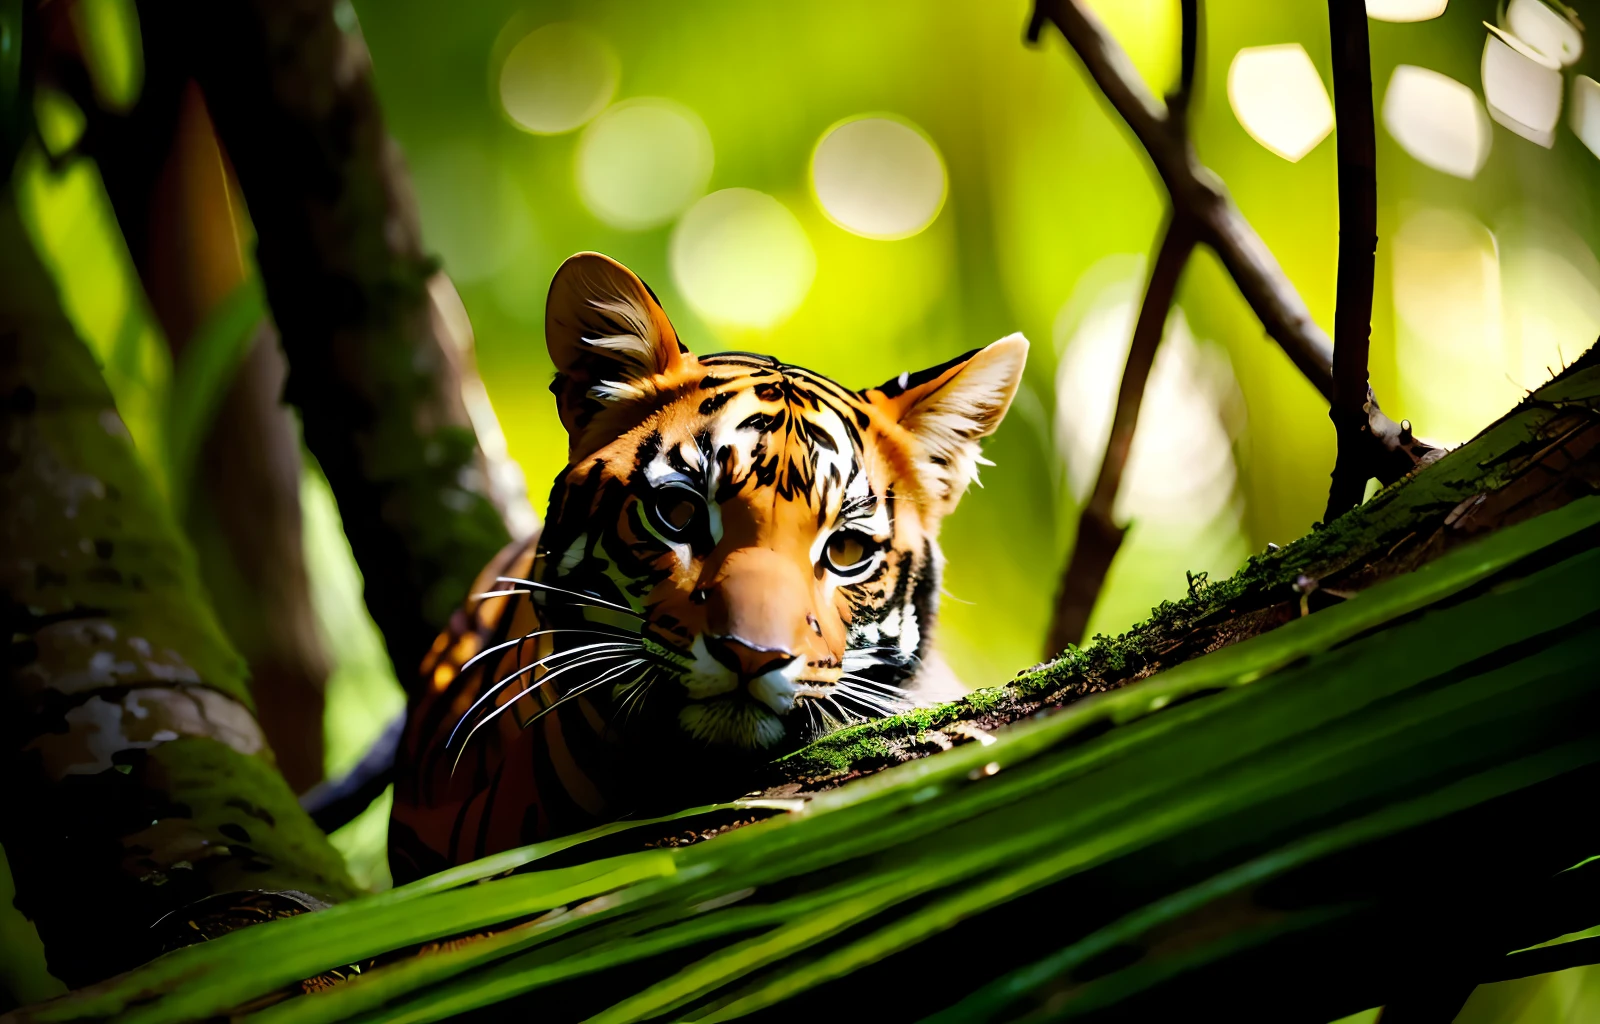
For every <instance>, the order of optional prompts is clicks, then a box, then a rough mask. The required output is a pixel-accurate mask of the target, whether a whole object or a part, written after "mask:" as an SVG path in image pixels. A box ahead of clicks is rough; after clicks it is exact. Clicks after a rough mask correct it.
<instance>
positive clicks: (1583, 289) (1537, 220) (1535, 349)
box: [1496, 206, 1600, 391]
mask: <svg viewBox="0 0 1600 1024" xmlns="http://www.w3.org/2000/svg"><path fill="white" fill-rule="evenodd" d="M1496 227H1497V231H1496V235H1497V237H1498V240H1499V243H1500V263H1501V279H1502V282H1503V283H1502V287H1503V288H1504V292H1505V299H1504V306H1505V324H1506V341H1507V345H1508V347H1509V349H1510V350H1511V352H1512V353H1514V356H1513V359H1512V364H1511V366H1510V368H1509V370H1508V372H1509V373H1510V375H1511V377H1512V378H1513V381H1514V383H1515V384H1516V386H1517V387H1518V388H1519V389H1520V390H1523V391H1529V390H1532V389H1534V388H1536V387H1538V386H1539V385H1541V384H1543V383H1544V382H1545V381H1546V380H1548V379H1549V378H1550V376H1551V375H1552V374H1554V373H1558V372H1560V370H1561V369H1562V368H1563V367H1565V366H1567V365H1568V364H1569V363H1571V362H1572V361H1573V360H1574V359H1576V358H1577V357H1578V356H1579V355H1580V354H1581V353H1582V352H1583V351H1584V350H1585V349H1587V348H1588V347H1589V346H1590V345H1593V344H1594V341H1595V338H1596V336H1600V260H1597V259H1596V258H1595V254H1594V252H1593V251H1592V250H1590V249H1589V247H1588V246H1586V245H1585V244H1584V243H1583V239H1582V238H1581V237H1580V236H1579V235H1578V233H1577V232H1576V231H1574V230H1573V228H1572V226H1571V225H1570V224H1567V223H1563V222H1562V221H1561V220H1559V219H1557V218H1555V217H1552V216H1550V215H1549V214H1548V213H1545V212H1543V211H1541V210H1539V209H1538V208H1537V207H1531V206H1523V207H1519V208H1517V209H1514V210H1512V211H1510V212H1509V213H1507V214H1504V215H1503V216H1502V217H1501V218H1500V219H1499V220H1497V221H1496Z"/></svg>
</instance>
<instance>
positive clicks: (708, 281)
mask: <svg viewBox="0 0 1600 1024" xmlns="http://www.w3.org/2000/svg"><path fill="white" fill-rule="evenodd" d="M670 252H671V257H670V258H671V262H672V276H673V278H674V280H676V281H677V284H678V288H679V289H680V290H681V291H682V292H683V294H684V297H685V298H687V299H688V300H689V303H690V305H692V306H694V308H695V311H696V312H698V313H699V314H700V315H701V316H703V317H705V318H706V319H707V320H709V321H711V322H713V323H718V324H724V325H727V326H730V327H736V328H738V327H743V328H757V329H767V328H771V327H775V326H777V325H778V324H780V323H782V322H783V321H784V320H786V319H787V318H788V317H789V316H790V315H791V314H793V313H794V311H795V310H796V309H797V308H799V306H800V303H801V302H802V301H803V300H804V299H805V297H806V292H807V291H809V290H810V288H811V281H812V279H813V278H814V277H816V273H817V257H816V253H815V252H814V251H813V250H812V248H811V240H810V239H809V238H807V237H806V232H805V229H804V228H802V227H801V226H800V222H799V221H798V220H796V219H795V216H794V214H793V213H791V212H789V209H788V207H786V206H784V205H783V204H782V203H780V202H778V201H777V200H776V199H774V198H772V197H771V196H769V195H767V194H766V193H764V192H757V191H755V190H754V189H748V188H727V189H723V190H722V191H720V192H713V193H711V194H710V195H708V196H706V197H705V198H704V199H702V200H700V201H699V202H698V203H695V204H694V206H692V207H690V209H689V212H688V213H686V214H684V215H683V219H682V220H680V221H679V222H678V225H677V227H676V228H674V229H673V232H672V242H671V246H670Z"/></svg>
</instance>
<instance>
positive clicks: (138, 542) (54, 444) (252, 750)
mask: <svg viewBox="0 0 1600 1024" xmlns="http://www.w3.org/2000/svg"><path fill="white" fill-rule="evenodd" d="M0 277H3V279H4V280H5V281H6V287H5V288H4V289H0V437H3V439H4V445H3V448H0V608H3V615H4V617H5V625H6V632H7V634H8V635H9V636H10V638H11V646H10V652H9V657H8V667H7V674H6V677H5V681H4V685H3V688H0V758H3V769H0V771H3V776H0V843H3V845H4V849H5V852H6V856H7V858H8V859H9V862H10V867H11V871H12V873H13V875H14V877H15V880H16V888H17V896H16V904H17V907H18V909H20V910H21V911H22V912H23V913H24V914H26V915H27V916H28V917H29V918H31V919H32V921H33V922H34V923H35V924H36V926H37V928H38V932H39V935H40V937H41V939H42V940H43V942H44V945H45V950H46V953H47V955H48V961H49V966H50V970H51V972H52V973H54V974H55V975H56V976H57V977H59V978H61V979H62V980H63V981H65V982H66V983H67V984H69V985H73V986H78V985H82V984H85V983H87V982H90V981H94V980H96V979H100V978H104V977H106V976H108V975H110V974H113V973H115V972H117V971H119V970H123V969H126V968H128V967H131V966H133V965H135V964H138V963H141V962H143V961H145V960H148V959H149V958H150V957H152V956H154V955H155V954H156V953H158V952H160V951H161V949H162V948H163V947H166V946H171V945H181V944H184V943H185V942H188V941H193V940H194V939H195V938H197V937H203V936H207V935H209V934H211V933H212V932H214V931H217V930H225V929H226V928H227V927H228V926H229V925H230V924H233V923H236V922H237V921H239V920H242V919H259V918H260V917H263V916H273V915H274V914H276V913H279V912H293V911H297V910H299V909H302V908H303V907H304V906H307V905H315V903H316V902H317V901H328V900H338V899H343V898H346V897H348V896H351V895H353V894H354V891H355V890H354V886H353V885H352V883H351V882H350V880H349V878H348V877H347V875H346V873H345V870H344V866H343V862H342V860H341V859H340V857H339V854H338V853H337V852H336V851H334V849H333V848H332V847H331V846H330V845H329V844H328V842H327V840H326V838H325V837H324V836H323V835H322V833H321V832H319V831H318V830H317V829H316V827H315V826H314V825H313V824H312V823H311V820H310V819H309V818H308V817H307V816H306V814H305V813H304V812H303V811H301V809H300V807H299V805H298V804H297V803H296V802H295V798H294V794H293V793H292V792H291V791H290V789H289V787H288V785H287V784H286V783H285V782H284V779H283V776H282V775H281V774H280V773H279V772H278V770H277V767H276V765H275V763H274V760H273V756H272V752H271V750H270V748H269V747H268V745H267V743H266V740H265V738H264V736H263V734H262V731H261V728H260V726H259V724H258V723H257V721H256V717H255V714H254V710H253V707H252V704H251V699H250V694H249V690H248V687H247V685H246V678H245V666H244V662H243V660H242V659H241V658H240V657H239V656H238V654H237V653H236V652H235V651H234V650H233V648H232V647H231V646H230V645H229V644H228V642H227V640H226V639H225V638H224V637H223V634H222V632H221V630H220V629H219V627H218V625H217V623H216V621H215V618H214V616H213V614H212V612H211V611H210V609H209V607H208V606H207V604H206V602H205V600H204V599H203V596H202V594H201V587H200V583H199V578H198V574H197V572H196V568H195V562H194V556H193V554H192V552H191V551H190V550H189V549H188V548H187V547H186V546H185V544H184V542H183V541H182V540H181V538H180V535H179V533H178V530H177V528H176V526H175V524H174V523H173V522H172V520H171V518H170V515H169V512H168V509H167V508H166V506H165V504H164V503H163V502H162V501H161V500H160V498H159V497H158V495H157V494H156V493H155V491H154V489H153V487H152V486H151V484H150V482H149V481H148V480H147V479H146V478H145V477H144V476H143V475H142V472H141V469H140V466H139V463H138V461H137V458H136V456H135V453H134V451H133V447H132V441H131V439H130V438H129V436H128V433H127V430H126V428H125V427H124V426H123V423H122V420H121V419H120V418H119V417H118V415H117V412H116V409H115V408H114V406H113V404H112V400H111V396H110V394H109V393H108V391H107V389H106V386H105V383H104V381H103V380H102V379H101V376H100V373H99V370H98V368H97V367H96V366H95V364H94V361H93V359H92V357H91V356H90V354H89V351H88V350H87V348H86V347H85V346H84V345H83V344H82V342H81V341H80V340H79V339H78V338H77V337H76V336H75V335H74V333H73V330H72V327H71V325H70V324H69V323H68V322H67V320H66V319H65V317H64V315H63V314H62V313H61V311H60V308H59V306H58V305H57V302H56V293H55V288H54V286H53V284H52V282H51V281H50V279H49V277H48V275H47V274H46V273H45V271H44V269H43V267H42V266H41V265H40V263H39V261H38V259H37V258H36V256H35V254H34V252H33V249H32V246H31V245H30V243H29V241H28V238H27V236H26V234H25V233H24V231H23V228H22V225H21V222H20V220H19V218H18V214H17V209H16V206H15V204H14V203H13V202H12V201H11V199H10V197H9V194H8V195H7V196H6V197H5V198H4V200H0ZM243 891H256V892H263V891H266V892H269V893H276V894H282V895H261V896H257V897H254V898H252V899H250V900H245V901H241V900H238V899H222V900H220V901H219V900H218V897H220V896H221V895H222V894H227V893H238V892H243ZM308 897H311V898H308ZM313 898H314V899H313ZM202 901H207V902H204V903H203V905H202V906H200V907H198V908H197V907H196V904H202ZM174 912H178V913H174ZM163 918H165V920H163ZM158 921H159V922H162V923H161V924H160V925H158V924H157V922H158Z"/></svg>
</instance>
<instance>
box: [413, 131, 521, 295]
mask: <svg viewBox="0 0 1600 1024" xmlns="http://www.w3.org/2000/svg"><path fill="white" fill-rule="evenodd" d="M411 178H412V183H413V185H414V186H415V187H416V190H417V198H418V200H419V205H420V207H421V210H422V238H423V242H424V243H425V244H426V245H427V246H428V248H429V249H431V250H433V251H434V252H437V253H438V254H439V255H440V256H441V257H443V259H444V263H445V269H446V270H447V271H449V273H450V276H451V278H452V279H454V280H455V281H457V282H461V283H466V282H472V281H478V280H482V279H483V278H486V277H488V276H490V275H492V274H494V273H496V272H497V271H499V270H501V269H502V268H504V267H505V266H507V265H508V264H509V263H510V262H511V261H512V259H513V258H515V257H516V256H517V255H518V254H519V253H521V252H522V251H523V249H524V248H525V247H526V246H527V244H528V242H529V241H530V239H531V237H532V235H533V215H532V212H531V211H530V210H529V207H528V201H527V199H526V198H524V196H523V194H522V190H521V189H520V188H519V187H518V186H517V183H516V181H515V180H513V179H512V177H511V174H510V172H509V171H507V170H506V168H505V167H504V166H503V165H502V164H501V163H500V162H499V161H497V160H495V159H494V157H493V156H492V155H490V154H489V153H488V152H487V151H486V150H485V149H483V148H482V147H480V146H477V145H475V144H472V143H459V144H455V145H447V146H444V147H442V148H440V149H438V150H436V151H434V152H432V153H429V154H427V155H425V156H424V157H423V158H422V159H420V160H418V161H417V163H416V165H415V166H414V167H413V168H412V174H411Z"/></svg>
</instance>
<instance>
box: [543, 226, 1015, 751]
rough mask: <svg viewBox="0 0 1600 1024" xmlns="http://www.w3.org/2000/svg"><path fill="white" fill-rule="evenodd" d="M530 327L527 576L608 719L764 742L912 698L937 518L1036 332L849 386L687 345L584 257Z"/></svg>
mask: <svg viewBox="0 0 1600 1024" xmlns="http://www.w3.org/2000/svg"><path fill="white" fill-rule="evenodd" d="M545 335H546V341H547V344H548V345H549V350H550V355H551V357H552V359H553V360H554V362H555V366H556V378H555V381H554V383H553V384H552V385H551V391H552V392H553V393H554V394H555V396H556V403H557V406H558V409H559V412H560V416H561V421H562V423H563V424H564V425H565V427H566V429H567V433H568V437H569V442H570V445H569V457H568V464H567V467H566V469H564V470H563V471H562V473H561V475H560V476H559V477H558V479H557V480H556V483H555V486H554V488H553V490H552V493H551V500H550V508H549V513H548V516H547V521H546V524H545V527H544V533H543V536H542V538H541V541H540V558H539V560H538V563H537V568H536V569H535V579H534V580H532V581H529V582H531V583H532V584H533V585H534V586H535V587H536V590H535V592H534V599H535V600H536V601H537V602H538V603H539V606H540V608H541V610H542V612H543V622H544V624H545V625H547V626H549V627H552V628H554V629H558V630H559V629H561V628H563V627H565V628H567V629H570V630H571V635H572V637H573V638H574V639H572V641H571V643H570V644H567V645H564V646H567V647H569V648H570V649H573V650H577V649H578V648H584V649H585V652H586V653H587V654H588V656H589V657H590V658H591V661H590V662H589V663H590V664H593V665H595V666H597V667H594V668H591V669H590V670H589V671H590V676H591V678H590V679H589V680H587V681H586V683H585V684H582V685H583V686H584V689H585V690H586V692H588V693H589V694H590V695H591V697H592V698H593V699H595V700H596V702H597V703H598V705H599V707H600V708H601V709H602V712H603V713H604V714H606V715H607V717H608V718H609V720H610V722H611V725H612V726H613V727H615V728H616V729H617V730H618V731H619V733H621V734H623V735H629V734H630V730H631V731H632V732H633V733H641V732H643V731H645V730H646V729H649V730H650V731H652V732H654V733H656V734H657V735H658V736H659V735H660V733H661V732H662V731H663V730H665V731H666V732H668V733H673V734H675V735H676V737H677V739H678V740H680V741H684V742H689V743H692V744H696V745H701V746H710V747H717V748H723V749H725V750H732V751H745V752H759V751H765V752H769V753H770V752H772V751H774V750H775V749H779V748H782V747H784V746H788V745H793V744H797V743H800V742H805V741H808V740H809V739H811V738H814V737H815V736H816V735H817V734H819V733H820V732H822V731H825V730H826V729H827V728H828V727H829V726H830V725H833V724H837V723H842V722H848V721H852V720H856V719H859V718H864V717H876V716H880V715H884V714H888V713H892V712H895V711H898V710H903V709H905V708H906V707H909V706H910V702H911V698H910V697H909V695H908V694H907V692H906V688H907V687H909V686H913V685H914V684H915V682H916V676H917V674H918V672H919V669H920V666H921V665H922V660H923V658H924V657H925V656H927V655H928V653H929V643H930V638H931V634H932V630H933V625H934V618H935V614H936V611H937V605H938V594H939V574H940V565H941V556H940V553H939V547H938V543H937V538H938V533H939V524H940V521H941V520H942V519H943V518H944V517H945V516H946V515H947V514H949V513H950V511H951V510H952V509H954V508H955V505H956V503H957V501H959V500H960V498H961V494H962V492H963V491H964V490H965V489H966V487H967V485H968V483H969V482H971V481H972V480H973V479H974V478H975V476H976V473H977V466H978V464H979V463H980V462H982V461H983V459H982V458H981V456H980V454H979V450H978V440H979V438H981V437H983V436H985V435H987V434H990V433H992V432H993V431H994V429H995V428H996V427H997V426H998V425H999V423H1000V420H1001V418H1002V417H1003V416H1004V415H1005V412H1006V408H1007V406H1009V405H1010V403H1011V399H1012V396H1013V395H1014V394H1015V393H1016V390H1017V386H1018V383H1019V381H1020V379H1021V376H1022V369H1023V363H1024V361H1025V359H1026V357H1027V352H1028V343H1027V341H1026V340H1025V339H1024V338H1023V337H1022V336H1021V335H1011V336H1010V337H1007V338H1003V339H1001V340H1000V341H997V342H995V343H994V344H992V345H989V346H988V347H986V348H982V349H978V350H976V351H973V352H969V353H967V354H966V355H964V356H961V357H959V358H957V359H953V360H951V361H950V362H948V363H944V364H941V365H939V366H935V367H933V368H931V369H928V370H925V371H923V372H921V373H916V374H901V375H900V376H899V377H898V378H896V379H895V380H892V381H889V382H888V383H886V384H883V385H881V386H879V387H874V388H868V389H866V390H864V391H859V392H858V391H851V390H849V389H847V388H844V387H841V386H840V385H838V384H835V383H834V382H833V381H831V380H829V379H828V378H826V377H823V376H821V375H820V374H817V373H814V372H812V371H810V370H806V369H802V368H801V367H798V366H794V365H790V364H787V363H782V362H779V361H778V360H776V359H773V358H770V357H767V356H760V355H752V354H749V353H743V352H721V353H716V354H713V355H706V356H695V355H694V354H692V353H691V352H689V351H688V349H687V348H685V347H684V346H683V345H682V344H681V343H680V342H679V340H678V336H677V333H676V332H675V331H674V330H673V327H672V324H671V323H670V322H669V321H668V319H667V316H666V314H665V313H664V312H663V311H662V308H661V306H660V304H659V303H658V302H657V300H656V298H655V295H654V293H652V292H651V291H650V289H649V288H648V287H647V286H646V285H645V284H644V283H643V282H642V281H641V280H639V278H637V277H635V276H634V275H633V274H632V273H631V272H630V271H628V270H627V269H626V268H625V267H623V266H622V265H620V264H618V263H616V262H614V261H613V260H611V259H609V258H607V257H605V256H601V255H599V254H596V253H581V254H579V255H577V256H574V257H572V258H571V259H569V260H567V262H566V263H565V264H563V265H562V267H561V269H560V270H559V271H558V272H557V273H556V276H555V280H554V282H553V283H552V285H551V289H550V297H549V303H548V306H547V312H546V319H545ZM591 645H592V646H591ZM608 645H610V646H608ZM580 656H581V655H580ZM594 659H601V660H594ZM605 659H609V660H605Z"/></svg>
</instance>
